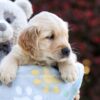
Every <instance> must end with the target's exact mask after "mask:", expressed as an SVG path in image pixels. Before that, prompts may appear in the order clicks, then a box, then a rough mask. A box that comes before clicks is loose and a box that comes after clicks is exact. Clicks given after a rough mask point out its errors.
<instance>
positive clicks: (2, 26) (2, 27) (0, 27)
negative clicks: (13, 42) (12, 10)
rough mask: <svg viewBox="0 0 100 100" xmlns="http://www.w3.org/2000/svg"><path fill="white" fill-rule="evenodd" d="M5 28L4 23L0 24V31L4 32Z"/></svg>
mask: <svg viewBox="0 0 100 100" xmlns="http://www.w3.org/2000/svg"><path fill="white" fill-rule="evenodd" d="M6 28H7V26H6V25H5V24H4V23H0V31H5V30H6Z"/></svg>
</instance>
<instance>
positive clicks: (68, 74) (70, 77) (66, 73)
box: [61, 66, 78, 82]
mask: <svg viewBox="0 0 100 100" xmlns="http://www.w3.org/2000/svg"><path fill="white" fill-rule="evenodd" d="M61 77H62V79H63V80H64V81H65V82H67V81H68V82H73V81H75V80H76V79H77V78H78V73H77V68H76V66H68V67H65V68H64V69H63V71H62V72H61Z"/></svg>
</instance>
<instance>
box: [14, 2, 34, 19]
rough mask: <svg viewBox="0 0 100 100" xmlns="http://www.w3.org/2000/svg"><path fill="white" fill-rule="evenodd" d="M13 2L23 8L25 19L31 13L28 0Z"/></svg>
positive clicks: (30, 5)
mask: <svg viewBox="0 0 100 100" xmlns="http://www.w3.org/2000/svg"><path fill="white" fill-rule="evenodd" d="M15 3H17V4H18V5H19V6H20V7H21V8H22V9H23V10H24V12H25V14H26V16H27V19H29V18H30V17H31V15H32V14H33V10H32V4H31V2H30V1H29V0H16V1H15Z"/></svg>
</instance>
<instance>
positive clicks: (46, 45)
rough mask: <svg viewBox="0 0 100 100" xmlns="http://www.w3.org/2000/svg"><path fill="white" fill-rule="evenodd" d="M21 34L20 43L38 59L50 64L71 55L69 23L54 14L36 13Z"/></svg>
mask: <svg viewBox="0 0 100 100" xmlns="http://www.w3.org/2000/svg"><path fill="white" fill-rule="evenodd" d="M29 25H30V27H29V28H27V29H25V30H24V31H23V33H22V34H21V35H20V36H19V41H18V43H19V45H20V46H21V47H22V48H23V49H24V50H25V51H27V52H28V53H29V54H30V56H31V57H32V58H34V59H36V60H38V61H46V62H48V63H50V64H52V63H54V62H57V61H61V60H64V59H66V58H68V57H69V55H70V51H71V47H70V44H69V42H68V25H67V23H65V22H64V21H63V20H62V19H60V18H59V17H57V16H56V15H54V14H51V13H48V12H42V13H40V14H38V15H36V16H35V17H34V18H33V19H32V20H30V23H29Z"/></svg>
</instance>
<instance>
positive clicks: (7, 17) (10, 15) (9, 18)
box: [4, 11, 16, 24]
mask: <svg viewBox="0 0 100 100" xmlns="http://www.w3.org/2000/svg"><path fill="white" fill-rule="evenodd" d="M4 18H5V20H6V21H7V22H8V23H10V24H11V23H12V22H13V21H14V20H15V18H16V17H15V16H14V15H13V13H10V12H7V11H6V12H4Z"/></svg>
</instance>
